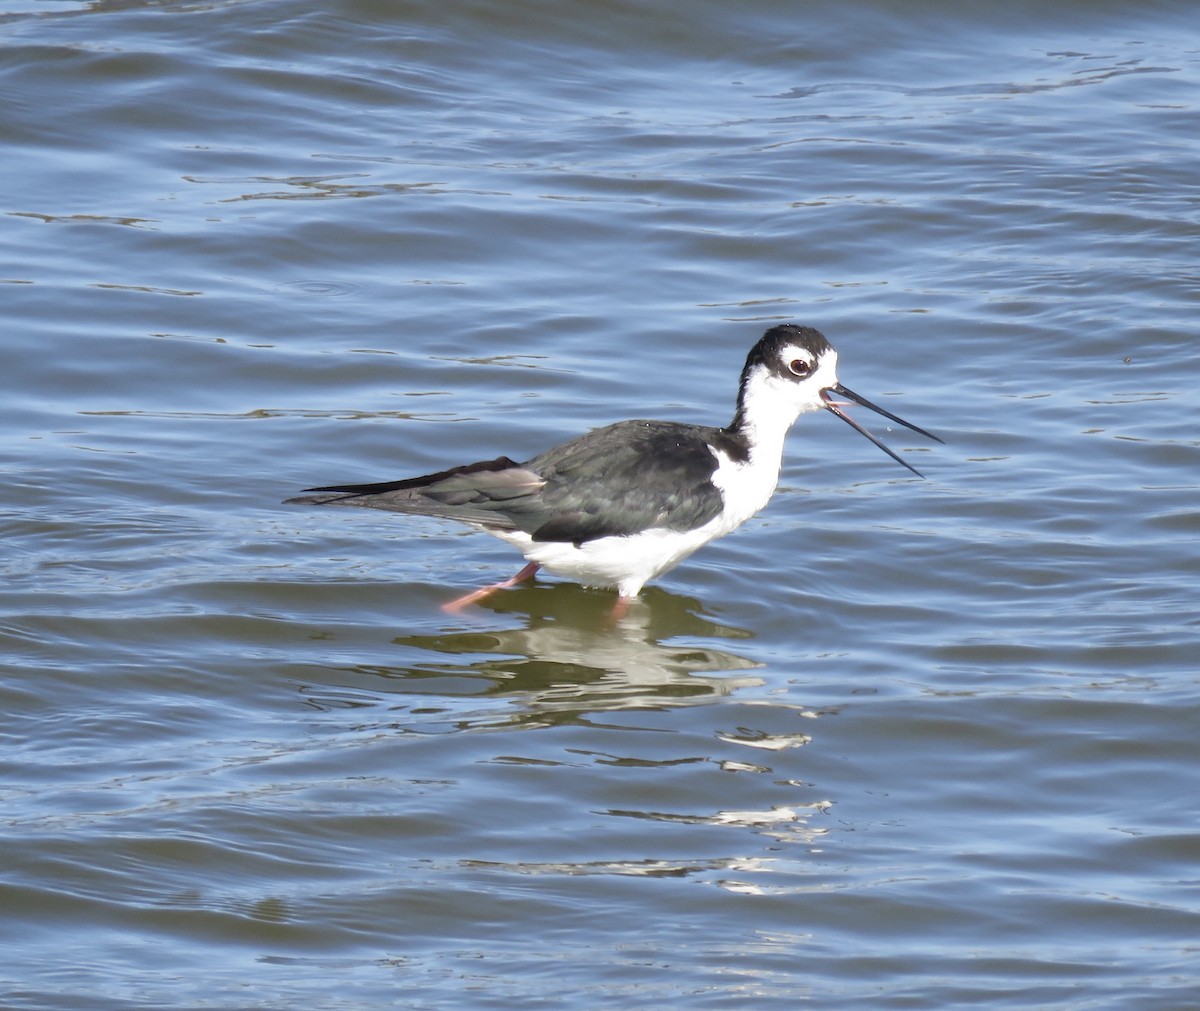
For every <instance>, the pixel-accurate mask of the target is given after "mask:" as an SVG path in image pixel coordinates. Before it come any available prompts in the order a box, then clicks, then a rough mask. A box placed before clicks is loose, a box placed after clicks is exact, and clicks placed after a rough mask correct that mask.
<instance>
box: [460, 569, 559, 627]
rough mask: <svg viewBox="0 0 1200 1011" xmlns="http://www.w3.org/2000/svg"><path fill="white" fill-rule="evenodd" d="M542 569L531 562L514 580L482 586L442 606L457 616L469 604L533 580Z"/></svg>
mask: <svg viewBox="0 0 1200 1011" xmlns="http://www.w3.org/2000/svg"><path fill="white" fill-rule="evenodd" d="M540 568H541V565H539V564H538V563H537V562H530V563H529V564H528V565H526V566H525V568H523V569H522V570H521V571H520V572H518V573H517V574H516V575H515V576H513V577H512V579H506V580H504V582H502V583H493V584H492V585H491V586H481V587H480V588H479V589H478V590H472V591H471V592H470V593H468V594H466V595H465V596H462V597H459V598H458V599H457V600H452V601H450V602H449V603H448V604H443V605H442V610H443V611H445V612H446V613H447V614H456V613H457V612H459V611H461V610H462V609H463V608H464V607H466V606H467V605H468V604H474V603H475V602H476V601H479V600H483V598H484V597H490V596H491V595H492V594H493V593H495V592H496V591H497V590H507V589H508V588H509V587H512V586H516V585H517V584H518V583H523V582H525V580H527V579H532V578H533V576H534V573H536V572H537V570H538V569H540Z"/></svg>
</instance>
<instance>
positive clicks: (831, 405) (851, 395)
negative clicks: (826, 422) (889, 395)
mask: <svg viewBox="0 0 1200 1011" xmlns="http://www.w3.org/2000/svg"><path fill="white" fill-rule="evenodd" d="M830 393H836V394H837V395H838V396H839V397H846V398H847V399H848V400H853V401H854V402H855V403H856V404H861V405H862V406H863V407H866V408H867V409H868V410H872V411H874V412H875V413H876V414H881V415H883V417H885V418H888V419H889V420H891V421H894V422H896V424H898V425H903V426H904V427H905V428H911V429H912V430H913V431H914V432H916V433H917V434H918V435H923V436H925V438H927V439H932V440H933V441H934V442H941V441H942V440H941V439H939V438H938V437H937V436H936V435H934V434H933V433H932V432H927V431H925V429H923V428H919V427H918V426H916V425H914V424H913V423H912V422H911V421H905V420H904V419H903V418H901V417H898V416H897V415H895V414H893V413H892V412H891V411H885V410H884V409H883V408H882V407H880V406H879V405H878V404H872V403H871V401H869V400H868V399H867V398H866V397H860V396H859V395H858V394H857V393H855V392H854V391H853V390H848V389H846V387H844V386H843V385H842V384H841V383H838V385H837V386H831V387H830V388H829V389H827V390H822V391H821V399H822V400H824V401H825V407H826V409H827V410H829V411H830V412H831V413H832V414H836V415H837V416H838V417H839V418H841V419H842V420H843V421H844V422H845V423H846V424H847V425H849V426H850V427H851V428H853V429H854V430H855V431H857V432H859V433H860V434H862V435H865V436H866V437H867V438H868V439H870V440H871V441H872V442H873V443H875V445H876V446H878V447H879V448H880V449H882V450H883V451H884V452H885V453H887V455H888V456H890V457H891V458H892V459H893V460H895V461H896V462H897V463H898V464H900V465H901V466H903V467H907V468H908V469H909V470H911V471H912V472H913V473H914V474H916V475H917V477H924V476H925V475H924V474H922V473H921V472H920V471H919V470H917V468H916V467H914V466H913V465H912V464H911V463H909V462H908V461H907V460H905V459H904V457H902V456H900V455H899V454H897V453H895V452H894V451H893V450H891V449H889V448H888V447H887V446H885V445H884V444H883V443H882V442H881V441H880V440H879V439H877V438H876V437H875V436H874V435H872V434H871V433H870V432H868V431H867V430H866V429H865V428H863V426H862V425H860V424H859V423H858V422H857V421H855V420H854V419H853V418H852V417H850V415H848V414H846V413H845V412H844V411H843V410H842V409H841V407H840V406H839V405H838V404H836V403H835V402H834V401H833V399H832V398H831V397H830V396H829V394H830Z"/></svg>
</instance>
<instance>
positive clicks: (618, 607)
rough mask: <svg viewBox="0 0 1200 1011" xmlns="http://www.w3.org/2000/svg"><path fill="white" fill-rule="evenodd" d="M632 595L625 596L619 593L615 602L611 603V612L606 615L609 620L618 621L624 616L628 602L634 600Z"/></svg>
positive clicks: (627, 608)
mask: <svg viewBox="0 0 1200 1011" xmlns="http://www.w3.org/2000/svg"><path fill="white" fill-rule="evenodd" d="M635 599H636V598H634V597H626V596H625V595H624V594H621V595H620V596H618V597H617V602H616V603H615V604H613V609H612V614H610V615H609V616H608V620H609V621H620V620H621V619H622V618H624V617H625V612H626V611H628V610H629V604H630V603H631V602H632V601H633V600H635Z"/></svg>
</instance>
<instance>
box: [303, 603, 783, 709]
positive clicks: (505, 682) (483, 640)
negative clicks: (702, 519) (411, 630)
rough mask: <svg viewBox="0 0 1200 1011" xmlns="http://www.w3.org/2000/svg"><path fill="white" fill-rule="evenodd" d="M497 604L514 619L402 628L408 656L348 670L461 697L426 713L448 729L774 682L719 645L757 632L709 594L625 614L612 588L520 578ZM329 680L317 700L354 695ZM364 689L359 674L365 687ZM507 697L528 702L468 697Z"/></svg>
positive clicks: (492, 607) (687, 701)
mask: <svg viewBox="0 0 1200 1011" xmlns="http://www.w3.org/2000/svg"><path fill="white" fill-rule="evenodd" d="M487 610H488V612H490V616H488V617H487V618H486V621H487V622H488V623H490V624H498V623H500V621H504V622H506V623H510V627H508V628H496V627H492V628H479V627H478V626H479V624H480V623H481V622H480V621H479V618H478V617H475V616H473V617H472V620H470V621H469V622H468V623H467V627H462V626H460V627H457V628H449V629H446V630H444V632H440V633H434V634H408V635H400V636H396V638H395V639H392V642H394V644H395V645H396V646H398V647H403V650H404V652H406V653H407V654H408V656H407V657H406V659H407V660H408V663H406V664H404V665H395V666H391V665H379V664H355V665H353V666H352V668H349V669H344V668H343V671H346V672H353V674H354V675H358V676H360V677H361V676H364V675H365V676H368V677H370V678H371V680H376V678H385V680H389V681H390V680H398V681H403V682H404V692H406V694H422V695H430V696H434V698H439V699H442V700H443V701H446V700H449V699H454V698H457V699H458V700H460V702H458V704H456V705H451V706H450V710H451V711H452V712H446V711H444V710H439V712H440V716H439V714H438V713H436V712H432V711H431V712H428V713H424V714H421V716H424V717H425V718H419V719H418V720H416V722H418V723H420V724H426V722H427V723H428V724H430V725H428V726H427V728H426V729H434V725H442V726H443V729H445V730H450V729H466V728H467V726H480V725H487V726H492V728H494V726H497V725H527V724H542V723H562V722H572V720H574V719H578V718H581V717H582V714H583V713H596V712H604V711H617V710H624V708H638V707H646V706H655V707H662V706H680V705H694V704H698V702H703V701H710V700H713V699H715V698H719V696H727V695H731V694H732V693H734V692H737V690H739V689H744V688H750V687H757V686H760V684H762V683H763V682H762V678H760V677H756V676H749V675H745V674H739V672H742V671H750V670H754V669H756V668H761V666H763V664H761V663H758V662H757V660H754V659H750V658H748V657H744V656H740V654H738V653H736V652H733V651H732V650H727V648H721V647H719V646H715V645H712V640H714V639H716V640H739V639H749V638H750V633H749V632H746V630H745V629H740V628H734V627H731V626H725V624H720V623H719V622H716V621H714V620H713V618H710V617H708V616H706V615H703V612H702V608H701V604H700V602H698V600H696V599H694V598H690V597H682V596H678V594H673V593H670V592H667V591H665V590H661V588H659V587H652V588H650V590H649V591H647V592H646V593H644V594H643V597H642V598H641V599H638V600H635V602H632V604H631V606H630V608H628V610H626V611H625V614H624V615H622V616H620V617H617V618H614V617H613V615H612V599H611V594H606V593H604V592H602V591H594V590H586V588H583V587H581V586H576V585H572V584H550V585H535V586H530V587H524V588H517V590H514V591H511V592H509V593H505V594H503V596H497V597H496V598H493V600H491V602H488V608H487ZM475 615H479V612H478V611H476V612H475ZM514 618H516V622H515V623H511V622H512V620H514ZM470 626H475V628H472V627H470ZM706 640H707V641H706ZM414 653H415V656H414ZM355 680H356V681H358V678H355ZM377 683H378V682H377ZM330 688H332V686H326V687H325V690H320V689H318V688H316V686H313V688H312V689H310V690H308V692H307V693H306V694H307V695H308V701H310V704H313V705H317V706H322V704H324V705H347V704H350V700H349V698H344V699H341V698H337V695H340V694H341V693H337V694H334V693H330V692H329V689H330ZM341 688H342V689H343V690H344V689H347V688H349V686H341ZM364 688H366V684H365V683H364V682H361V681H359V682H358V690H362V689H364ZM335 690H336V689H335ZM506 695H514V696H522V701H523V705H522V706H521V707H520V710H511V708H508V707H505V708H503V710H496V708H494V707H492V706H486V707H480V708H476V707H475V706H474V705H470V704H469V700H472V699H474V700H481V699H484V698H488V696H506ZM463 704H468V705H467V710H468V711H464V708H463ZM414 714H416V713H414V712H413V711H410V712H409V716H414ZM430 717H432V719H430ZM410 729H413V728H412V726H410Z"/></svg>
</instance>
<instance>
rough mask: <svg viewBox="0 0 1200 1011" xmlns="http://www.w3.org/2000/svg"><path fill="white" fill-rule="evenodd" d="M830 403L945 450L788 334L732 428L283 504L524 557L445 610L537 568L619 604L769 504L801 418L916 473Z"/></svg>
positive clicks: (623, 424)
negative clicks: (435, 519)
mask: <svg viewBox="0 0 1200 1011" xmlns="http://www.w3.org/2000/svg"><path fill="white" fill-rule="evenodd" d="M833 395H837V396H839V397H845V398H847V399H849V400H852V401H854V402H855V403H858V404H861V405H862V406H863V407H867V408H870V409H871V410H872V411H875V412H876V413H877V414H881V415H883V416H884V417H885V418H889V419H891V420H892V421H894V422H896V423H898V424H901V425H904V426H905V427H906V428H911V429H912V430H913V431H914V432H917V433H919V434H921V435H924V436H926V437H928V438H930V439H934V440H936V441H937V442H941V441H942V440H941V439H938V437H937V436H936V435H931V434H930V433H929V432H926V431H925V430H924V429H922V428H918V427H917V426H916V425H913V424H911V423H910V422H907V421H905V420H904V419H903V418H898V417H897V416H896V415H894V414H892V413H891V412H890V411H885V410H884V409H883V408H882V407H878V406H876V405H875V404H872V403H871V402H870V401H869V400H866V399H864V398H863V397H860V396H859V395H858V394H857V393H853V392H851V391H850V390H848V389H846V387H844V386H842V385H841V383H839V382H838V379H837V352H836V351H835V350H834V349H833V347H832V346H831V345H830V343H829V341H827V340H826V339H825V337H824V335H822V334H821V333H820V332H819V331H817V330H814V329H813V328H812V327H807V326H798V325H796V324H794V323H784V324H782V325H780V326H775V327H772V328H771V329H770V330H768V331H767V332H766V333H765V334H764V335H763V337H762V339H761V340H760V341H759V342H758V343H757V344H755V345H754V347H753V348H752V349H751V350H750V354H749V355H748V356H747V358H746V365H745V367H744V368H743V369H742V379H741V385H740V387H739V389H738V398H737V412H736V413H735V414H734V416H733V421H732V422H730V423H729V425H728V426H727V427H725V428H713V427H709V426H707V425H686V424H682V423H679V422H675V421H619V422H617V423H616V424H615V425H609V426H608V427H607V428H598V429H596V430H595V431H592V432H589V433H588V434H587V435H582V436H580V437H579V438H578V439H572V440H571V441H570V442H565V443H563V444H562V445H561V446H555V447H554V448H553V449H549V450H547V451H546V452H545V453H542V454H541V455H540V456H535V457H534V458H533V459H532V460H528V461H526V462H525V463H516V462H514V461H513V460H510V459H509V458H508V457H506V456H500V457H497V458H496V459H495V460H485V461H483V462H480V463H471V464H467V465H466V466H463V467H452V468H450V469H449V470H443V471H439V472H438V473H436V474H426V475H425V476H423V477H413V478H408V479H406V480H402V481H384V482H381V483H378V484H350V485H331V486H329V487H325V488H310V489H308V491H310V492H315V493H316V494H309V495H303V496H301V497H299V498H292V499H288V500H287V501H288V503H294V504H306V505H345V506H363V507H367V508H371V509H386V510H390V511H392V512H401V513H419V514H424V515H428V516H442V517H445V518H447V519H452V520H458V521H460V522H462V523H466V524H469V525H470V526H472V527H475V528H476V529H477V530H485V531H487V532H488V533H490V534H494V535H495V536H497V537H499V538H501V539H502V540H505V541H507V542H508V543H509V544H512V545H514V546H515V547H517V548H518V549H519V550H520V551H521V552H522V554H524V555H525V557H526V558H527V559H528V560H529V564H528V565H526V566H525V568H523V569H522V570H521V571H520V572H518V573H517V574H516V575H515V576H513V577H512V578H511V579H507V580H505V581H504V582H502V583H496V584H495V585H493V586H487V587H484V588H482V589H479V590H476V591H474V592H473V593H469V594H467V595H466V596H464V597H460V598H459V599H457V600H454V601H451V602H450V603H449V604H446V605H445V608H446V609H447V610H457V609H458V608H460V607H463V606H465V605H466V604H470V603H473V602H475V601H477V600H480V599H482V598H483V597H485V596H487V595H488V594H490V593H492V592H494V591H495V590H499V589H503V588H505V587H509V586H515V585H516V584H517V583H520V582H523V581H524V580H526V579H529V578H531V577H532V576H533V574H534V573H535V572H537V570H538V569H539V568H541V567H542V566H545V567H546V568H547V569H549V570H550V571H552V572H557V573H559V574H560V575H563V576H567V577H569V578H571V579H575V580H578V581H579V582H581V583H584V584H586V585H589V586H615V587H616V588H617V590H618V592H619V594H620V598H619V601H618V606H623V603H624V602H625V601H627V600H628V599H629V598H631V597H635V596H637V594H638V592H639V591H640V590H641V588H642V587H643V586H644V585H645V584H646V582H647V581H648V580H650V579H653V578H654V577H655V576H657V575H660V574H661V573H663V572H666V571H667V570H668V569H671V568H674V567H675V566H676V565H678V564H679V563H680V562H681V561H683V560H684V559H685V558H686V557H687V556H688V555H690V554H691V553H692V552H693V551H695V550H696V549H697V548H700V547H703V546H704V545H705V544H707V543H708V542H709V541H712V540H715V539H716V538H718V537H723V536H725V534H727V533H729V532H730V531H731V530H734V529H736V528H737V527H739V526H741V525H742V524H743V523H745V522H746V520H748V519H749V518H750V517H751V516H753V515H754V514H755V513H756V512H758V511H759V510H760V509H761V508H762V507H763V506H765V505H766V504H767V502H768V500H769V499H770V498H771V494H772V493H773V492H774V491H775V485H776V483H777V482H778V480H779V470H780V466H781V464H782V458H783V443H784V437H785V436H786V435H787V432H788V429H790V428H791V426H792V423H793V422H794V421H795V420H796V418H797V417H799V416H800V415H801V414H804V413H805V412H807V411H816V410H820V409H822V408H824V409H825V410H828V411H831V412H833V413H834V414H836V415H837V416H838V417H839V418H841V419H842V420H843V421H845V422H847V423H848V424H850V425H852V426H853V427H854V428H855V429H857V430H858V431H859V432H861V433H862V434H863V435H865V436H866V437H867V438H868V439H870V440H871V441H872V442H873V443H875V445H876V446H878V447H879V448H880V449H882V450H883V451H884V452H885V453H887V454H888V456H890V457H892V459H894V460H896V461H898V462H899V463H901V464H903V465H904V466H905V467H907V468H908V469H909V470H911V471H912V472H913V473H914V474H917V475H918V476H921V474H920V472H919V471H918V470H917V469H916V468H915V467H913V466H912V465H911V464H909V463H907V462H905V460H903V459H902V458H901V457H900V456H898V455H897V454H896V453H894V452H893V451H892V450H890V449H888V447H887V446H885V445H884V444H883V443H882V442H880V441H879V439H877V438H876V437H875V436H873V435H872V434H871V433H870V432H868V431H867V430H866V429H865V428H863V427H862V426H861V425H859V424H858V423H857V422H855V421H854V420H853V419H851V418H850V417H849V416H848V415H847V414H845V413H844V412H843V411H842V408H843V407H848V406H850V405H849V404H846V403H843V402H840V401H837V400H834V399H833Z"/></svg>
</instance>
